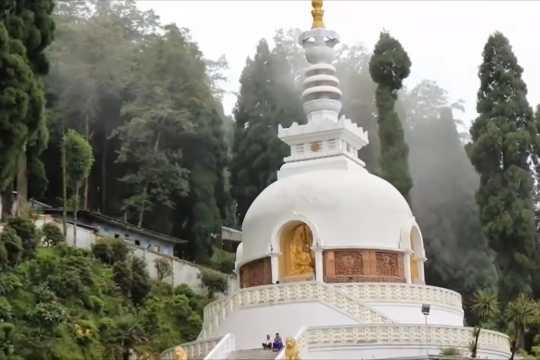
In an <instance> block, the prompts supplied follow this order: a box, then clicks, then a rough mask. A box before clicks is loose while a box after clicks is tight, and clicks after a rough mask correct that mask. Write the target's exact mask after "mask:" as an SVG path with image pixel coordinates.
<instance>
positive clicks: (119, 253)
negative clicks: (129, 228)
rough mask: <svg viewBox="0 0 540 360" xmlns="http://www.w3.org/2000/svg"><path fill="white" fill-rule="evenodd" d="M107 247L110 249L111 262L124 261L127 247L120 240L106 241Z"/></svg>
mask: <svg viewBox="0 0 540 360" xmlns="http://www.w3.org/2000/svg"><path fill="white" fill-rule="evenodd" d="M108 241H109V246H110V247H111V254H112V261H113V263H115V262H117V261H124V260H126V259H127V256H128V254H129V247H128V246H127V244H126V242H125V241H124V240H122V239H108Z"/></svg>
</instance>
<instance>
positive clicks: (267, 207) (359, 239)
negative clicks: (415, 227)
mask: <svg viewBox="0 0 540 360" xmlns="http://www.w3.org/2000/svg"><path fill="white" fill-rule="evenodd" d="M294 221H302V222H305V223H306V224H307V225H308V226H309V227H310V228H311V230H312V232H313V238H314V242H315V243H316V244H318V246H320V247H322V248H323V249H339V248H368V249H390V250H398V249H400V248H401V249H402V248H403V246H400V244H401V243H400V239H401V233H402V231H403V229H404V227H407V226H409V227H410V225H411V224H414V218H413V215H412V212H411V210H410V208H409V205H408V204H407V201H406V200H405V199H404V198H403V196H402V195H401V194H400V193H399V191H398V190H397V189H396V188H394V187H393V186H392V185H391V184H390V183H389V182H387V181H386V180H383V179H381V178H379V177H377V176H374V175H372V174H370V173H369V172H368V171H366V170H365V169H363V168H361V167H355V168H349V169H317V170H312V171H306V172H302V173H298V174H293V175H289V176H287V177H284V178H282V179H280V180H278V181H276V182H274V183H273V184H271V185H270V186H268V187H267V188H266V189H265V190H264V191H263V192H262V193H261V194H260V195H259V196H258V197H257V198H256V199H255V201H254V202H253V204H251V207H250V208H249V210H248V212H247V214H246V217H245V219H244V222H243V224H242V231H243V235H242V238H243V249H242V251H241V254H240V255H241V257H242V258H241V259H238V264H239V265H241V264H244V263H246V262H249V261H251V260H254V259H258V258H261V257H264V256H268V255H269V254H270V252H271V249H274V250H276V249H277V247H278V246H279V240H278V239H279V232H280V230H281V229H282V228H283V226H284V225H285V224H287V223H289V222H294ZM407 247H408V246H407Z"/></svg>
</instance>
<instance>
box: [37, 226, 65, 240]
mask: <svg viewBox="0 0 540 360" xmlns="http://www.w3.org/2000/svg"><path fill="white" fill-rule="evenodd" d="M41 231H42V232H43V236H44V239H43V242H44V243H45V245H47V246H56V245H58V244H60V243H63V242H64V241H65V240H66V239H65V237H64V234H62V230H60V228H59V227H58V226H56V225H55V224H52V223H47V224H45V225H43V228H41Z"/></svg>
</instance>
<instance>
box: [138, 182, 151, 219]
mask: <svg viewBox="0 0 540 360" xmlns="http://www.w3.org/2000/svg"><path fill="white" fill-rule="evenodd" d="M147 194H148V185H145V186H144V190H143V202H142V205H141V207H140V209H139V221H138V222H137V227H142V224H143V218H144V211H145V210H146V196H147Z"/></svg>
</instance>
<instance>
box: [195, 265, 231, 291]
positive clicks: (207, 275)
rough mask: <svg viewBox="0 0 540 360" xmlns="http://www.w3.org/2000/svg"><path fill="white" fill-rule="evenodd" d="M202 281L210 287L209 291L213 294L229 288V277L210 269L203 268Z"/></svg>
mask: <svg viewBox="0 0 540 360" xmlns="http://www.w3.org/2000/svg"><path fill="white" fill-rule="evenodd" d="M201 273H202V279H201V280H202V283H203V284H204V286H206V287H207V288H208V293H209V295H210V296H213V294H214V293H215V292H225V290H226V289H227V278H226V277H225V275H223V274H221V273H219V272H217V271H212V270H208V269H202V270H201Z"/></svg>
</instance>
